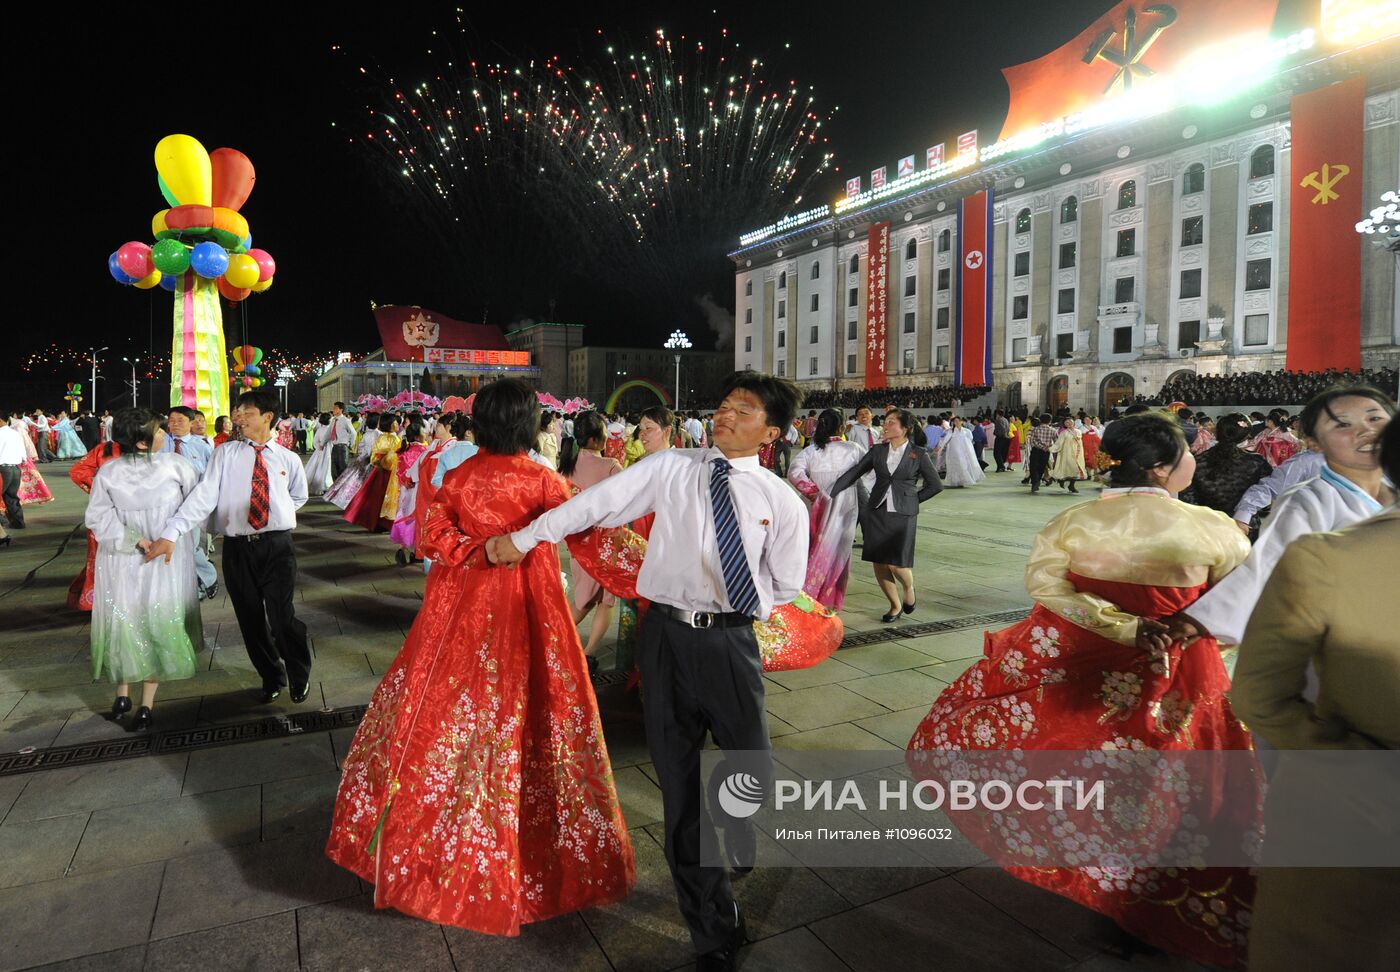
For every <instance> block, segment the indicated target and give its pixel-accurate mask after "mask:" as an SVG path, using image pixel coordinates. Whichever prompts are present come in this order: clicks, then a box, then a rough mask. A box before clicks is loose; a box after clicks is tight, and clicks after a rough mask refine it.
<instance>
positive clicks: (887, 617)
mask: <svg viewBox="0 0 1400 972" xmlns="http://www.w3.org/2000/svg"><path fill="white" fill-rule="evenodd" d="M901 615H902V612H900V611H896V612H894V613H893V614H882V615H880V620H881V621H883V622H885V624H894V623H895V622H896V621H898V620H899V619H900V617H901Z"/></svg>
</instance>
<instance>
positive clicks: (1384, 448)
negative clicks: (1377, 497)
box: [1381, 418, 1400, 486]
mask: <svg viewBox="0 0 1400 972" xmlns="http://www.w3.org/2000/svg"><path fill="white" fill-rule="evenodd" d="M1381 472H1383V473H1384V474H1385V478H1386V479H1388V480H1390V482H1391V483H1392V484H1393V485H1396V486H1400V422H1397V421H1395V419H1393V418H1392V419H1391V420H1390V421H1389V422H1387V423H1385V431H1384V432H1382V433H1381Z"/></svg>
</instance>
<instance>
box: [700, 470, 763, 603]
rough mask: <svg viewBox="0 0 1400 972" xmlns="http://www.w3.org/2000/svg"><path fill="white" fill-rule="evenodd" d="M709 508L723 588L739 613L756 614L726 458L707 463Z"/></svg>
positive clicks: (752, 587) (755, 593)
mask: <svg viewBox="0 0 1400 972" xmlns="http://www.w3.org/2000/svg"><path fill="white" fill-rule="evenodd" d="M710 468H711V470H712V471H711V473H710V508H711V509H712V510H713V511H714V515H715V543H716V544H717V545H718V546H719V563H720V568H721V569H722V570H723V571H724V589H725V592H726V593H727V594H728V595H729V605H730V607H732V608H733V609H734V610H735V611H737V612H738V613H740V614H747V615H749V616H750V617H754V616H757V614H758V591H757V590H756V589H755V588H754V584H753V575H752V574H750V573H749V562H748V559H747V558H746V557H745V555H744V538H743V536H742V535H740V533H739V518H738V517H737V516H735V515H734V502H733V500H732V499H730V496H729V460H727V459H722V458H720V459H714V460H712V461H711V462H710Z"/></svg>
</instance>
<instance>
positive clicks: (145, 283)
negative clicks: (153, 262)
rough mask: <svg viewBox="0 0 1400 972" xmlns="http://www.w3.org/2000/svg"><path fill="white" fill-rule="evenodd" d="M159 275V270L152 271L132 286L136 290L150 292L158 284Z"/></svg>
mask: <svg viewBox="0 0 1400 972" xmlns="http://www.w3.org/2000/svg"><path fill="white" fill-rule="evenodd" d="M160 280H161V273H160V271H159V270H152V271H151V272H150V273H148V274H147V275H146V276H144V277H142V278H141V279H140V280H138V281H136V282H135V283H134V284H132V286H133V287H135V288H136V289H137V290H150V289H151V288H152V287H154V286H156V285H157V284H159V283H160Z"/></svg>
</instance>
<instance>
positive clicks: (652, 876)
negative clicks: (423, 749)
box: [0, 463, 1198, 972]
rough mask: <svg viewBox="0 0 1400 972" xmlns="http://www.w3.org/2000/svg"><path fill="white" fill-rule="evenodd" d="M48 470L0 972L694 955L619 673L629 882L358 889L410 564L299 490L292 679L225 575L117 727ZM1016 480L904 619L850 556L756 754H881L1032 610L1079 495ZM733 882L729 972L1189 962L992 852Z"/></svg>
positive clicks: (942, 539) (607, 707)
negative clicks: (459, 911)
mask: <svg viewBox="0 0 1400 972" xmlns="http://www.w3.org/2000/svg"><path fill="white" fill-rule="evenodd" d="M67 468H68V464H67V463H54V464H51V465H47V466H44V467H42V469H43V472H44V475H45V478H46V479H47V480H48V482H49V484H50V487H51V488H52V489H53V490H54V492H55V494H56V496H57V500H56V501H55V502H54V503H51V504H49V505H47V506H43V507H31V508H29V509H28V511H27V512H28V518H29V523H30V528H29V529H28V530H25V531H19V532H16V533H15V539H14V543H13V545H12V546H11V547H9V548H8V549H5V550H3V551H0V969H20V968H29V967H34V966H44V967H48V968H63V969H99V968H100V969H102V970H103V972H123V970H127V969H142V968H146V969H177V968H200V969H225V968H228V969H235V968H237V969H272V970H281V969H286V970H296V969H307V970H318V972H319V970H330V969H375V970H378V969H398V968H403V969H415V970H424V972H426V970H435V969H450V968H454V967H455V968H458V969H490V968H520V969H527V968H528V969H554V968H557V969H578V970H590V969H610V968H611V969H628V970H632V969H635V970H654V969H673V968H684V967H686V966H687V965H688V964H689V961H688V960H689V957H690V947H689V940H688V938H687V935H686V932H685V928H684V926H683V924H682V922H681V919H680V914H679V911H678V910H677V908H676V904H675V895H674V891H673V889H672V885H671V880H670V876H669V873H668V871H667V869H666V863H665V860H664V858H663V856H662V850H661V844H660V839H661V835H660V830H659V821H660V817H661V793H660V790H659V789H658V788H657V786H656V783H655V780H654V776H653V773H652V770H651V766H650V764H649V762H648V758H647V749H646V743H645V739H644V738H643V734H642V732H641V729H640V724H641V716H640V712H639V710H638V708H637V706H636V704H635V701H634V700H633V699H634V697H632V698H629V697H628V696H627V695H626V693H625V688H624V686H623V684H622V683H621V681H620V680H619V679H617V678H610V677H608V676H606V675H605V676H604V677H602V678H601V679H600V680H599V684H598V686H597V688H598V695H599V701H600V704H601V706H602V708H603V714H604V724H605V727H606V730H607V738H608V747H609V750H610V752H611V755H612V762H613V768H614V771H615V773H616V777H617V786H618V790H619V792H620V794H621V797H622V803H623V808H624V811H625V814H626V817H627V823H628V825H629V827H630V828H631V834H632V841H633V845H634V848H635V851H636V858H637V886H636V889H635V890H634V891H633V893H632V895H631V896H630V897H629V898H628V899H627V900H626V901H624V902H622V903H621V904H618V905H615V906H612V907H608V908H600V909H594V910H590V911H586V912H582V913H579V914H574V915H569V916H567V917H564V918H560V919H557V920H555V921H551V922H548V923H545V924H543V925H536V926H529V927H527V929H526V930H525V933H524V934H523V935H522V936H521V937H520V939H518V940H508V939H495V938H489V937H486V936H482V935H477V934H474V933H471V932H466V931H461V930H458V929H453V928H442V927H438V926H435V925H432V924H428V923H426V922H420V921H414V920H411V919H408V918H406V917H404V916H402V915H399V914H397V913H394V912H387V911H385V912H375V911H374V910H373V908H372V905H371V900H372V899H371V894H370V890H371V889H370V888H369V886H367V885H366V884H364V883H363V882H361V881H359V880H358V879H357V878H355V877H354V876H352V875H350V874H349V873H347V872H345V871H342V870H340V869H339V868H337V867H335V866H334V865H332V864H331V863H330V862H329V861H328V860H326V858H325V856H324V854H323V853H322V847H323V845H324V841H325V836H326V832H327V829H328V825H329V820H330V812H331V803H332V801H333V798H334V794H335V790H336V784H337V782H338V779H339V771H338V768H337V767H338V765H339V760H340V758H341V757H342V756H343V755H344V754H345V752H346V749H347V747H348V746H349V744H350V740H351V737H352V735H353V733H354V728H353V721H354V718H355V715H356V708H355V707H358V706H363V705H364V704H365V703H366V702H367V701H368V700H369V697H370V694H371V692H372V691H373V689H374V687H375V685H376V684H377V682H378V679H379V676H380V674H382V673H383V671H384V670H385V668H386V666H387V665H388V664H389V663H390V661H391V660H392V659H393V657H394V655H395V653H396V652H397V651H398V649H399V646H400V644H401V643H402V640H403V636H404V633H405V632H406V631H407V630H408V628H409V626H410V625H411V623H412V621H413V617H414V614H415V612H416V610H417V608H418V606H419V604H420V603H421V597H422V589H423V581H422V577H421V575H419V574H418V573H417V572H416V571H417V568H399V567H396V566H395V565H394V560H393V548H392V546H391V545H390V543H389V541H388V540H387V538H385V537H383V536H369V535H367V534H365V533H363V532H362V531H360V530H358V529H355V528H352V527H350V526H349V525H348V524H346V523H344V522H343V521H341V520H340V519H339V518H338V516H337V514H338V512H339V511H338V510H335V509H334V508H332V507H330V506H328V505H327V504H325V503H322V502H320V501H319V500H313V501H312V502H311V503H310V504H309V505H308V506H307V508H306V509H305V510H304V511H303V514H302V517H301V526H300V528H299V529H298V531H297V547H298V556H299V558H300V567H301V577H300V582H299V585H298V589H297V602H298V612H299V616H300V617H301V618H303V619H304V620H305V622H306V624H307V626H308V628H309V629H310V632H311V637H312V639H313V645H314V648H315V653H316V662H315V668H314V670H313V673H312V674H313V678H314V679H315V680H316V681H315V682H314V683H313V685H312V692H311V697H310V698H309V699H308V700H307V701H306V702H305V703H303V704H302V705H300V706H295V705H293V704H292V703H291V702H290V700H289V699H288V698H287V695H286V694H285V693H284V695H283V696H282V698H281V699H279V700H278V702H277V703H276V704H274V705H271V706H259V705H258V704H257V694H258V691H257V690H258V686H259V680H258V678H257V675H256V674H255V673H254V672H253V670H252V667H251V665H250V663H249V661H248V658H247V655H246V654H245V653H244V650H243V645H242V643H241V640H240V636H239V632H238V626H237V625H236V624H235V622H234V620H233V612H232V608H231V607H230V606H229V604H228V602H227V599H226V598H225V597H224V596H223V595H222V594H221V595H220V596H219V597H218V598H217V599H216V600H215V601H213V602H206V605H205V608H204V623H205V637H206V642H207V645H206V648H205V650H204V652H203V653H202V654H201V655H200V659H201V664H200V671H199V673H198V675H197V676H196V677H195V678H193V679H189V680H187V681H182V682H171V683H168V684H165V685H162V686H161V689H160V696H159V699H158V702H157V706H156V733H155V734H154V735H153V736H152V737H149V738H138V737H135V736H132V735H131V734H128V733H126V732H124V731H123V729H122V728H121V727H120V726H118V725H115V724H113V723H111V722H109V721H108V720H107V719H106V718H105V716H104V713H105V712H106V710H107V709H108V707H109V706H110V704H111V699H112V694H113V693H112V689H111V687H110V686H108V685H106V684H100V683H98V684H95V683H93V682H92V681H91V672H90V668H89V663H88V631H87V616H86V615H82V614H77V613H74V612H71V611H68V610H67V609H66V608H65V607H64V604H63V601H64V595H65V593H66V590H67V587H68V584H69V581H70V580H71V579H72V578H73V576H74V575H75V574H76V573H77V572H78V570H79V569H80V567H81V562H82V557H83V555H84V551H85V539H84V534H83V531H82V528H81V521H82V512H83V506H84V497H83V496H82V494H81V493H80V492H79V491H78V490H77V489H76V487H74V486H73V485H72V484H71V483H70V482H69V481H68V479H67V476H66V473H67ZM1019 478H1020V477H1019V475H1013V474H1010V473H1007V474H1003V475H1000V476H998V475H993V476H992V477H991V481H990V483H989V484H984V485H982V486H979V487H975V488H972V489H966V490H948V491H946V492H944V493H943V494H942V495H940V496H939V497H937V498H936V499H934V500H933V501H931V502H930V503H928V504H926V505H925V506H924V512H923V514H922V516H921V520H920V535H919V560H918V566H917V569H916V576H917V580H918V594H919V609H918V612H917V613H916V614H914V615H913V616H912V617H911V618H909V619H906V620H903V621H900V622H898V623H897V624H896V625H893V626H884V625H881V624H880V622H879V615H880V614H881V613H882V612H883V611H884V609H885V608H884V605H885V601H884V599H883V597H882V596H881V595H880V593H879V591H878V589H877V588H876V586H875V584H874V582H873V579H872V578H871V575H870V572H869V568H868V567H867V566H865V565H863V564H860V563H859V562H857V564H856V565H855V566H854V567H853V577H852V583H851V596H850V598H849V600H848V601H847V605H846V610H845V614H844V617H845V621H846V625H847V634H848V644H847V646H846V647H843V648H842V650H841V651H840V652H839V653H838V654H837V655H836V656H835V657H834V658H832V659H831V660H829V661H827V662H826V663H825V664H823V665H821V666H819V667H817V668H815V669H810V670H807V671H799V672H789V673H780V674H774V675H771V676H769V677H768V712H769V717H770V726H771V730H772V735H773V744H774V746H775V748H777V749H780V750H781V749H801V748H808V749H812V748H823V749H853V750H883V749H888V750H895V749H898V748H902V747H903V746H904V744H905V743H906V742H907V741H908V738H909V735H910V733H911V732H912V730H913V728H914V726H915V724H916V723H917V722H918V721H919V719H920V718H922V716H923V715H924V713H925V712H927V710H928V707H929V705H930V704H931V703H932V701H933V700H934V698H935V697H936V696H937V695H938V693H939V691H940V690H941V689H942V688H943V687H944V686H945V685H947V684H948V683H949V682H951V681H952V680H953V679H954V678H955V677H956V676H957V675H958V674H960V673H961V672H962V671H963V669H964V668H965V667H966V666H967V665H968V664H969V662H970V660H971V659H973V658H974V657H976V656H978V655H979V654H980V652H981V644H982V630H983V626H984V624H986V623H988V622H987V621H986V620H985V618H984V616H987V615H1000V616H1001V617H999V618H995V619H994V620H993V621H992V622H991V623H994V624H995V625H997V626H1000V625H1003V624H1005V623H1008V622H1007V620H1006V619H1007V618H1008V617H1014V616H1016V614H1017V612H1024V611H1025V610H1026V609H1028V608H1029V606H1030V602H1029V599H1028V598H1027V596H1026V593H1025V590H1024V586H1023V584H1022V571H1023V568H1024V564H1025V558H1026V554H1027V552H1028V551H1029V549H1030V542H1031V538H1032V537H1033V535H1034V534H1035V532H1036V530H1037V529H1038V528H1039V526H1040V525H1041V524H1043V523H1044V522H1045V520H1046V519H1047V518H1048V517H1049V516H1051V515H1053V513H1055V512H1057V511H1059V510H1062V509H1064V508H1066V507H1067V506H1069V505H1070V504H1072V503H1075V502H1079V501H1082V500H1083V499H1087V498H1090V497H1092V496H1093V495H1095V492H1096V491H1091V490H1086V491H1085V492H1084V494H1081V496H1080V497H1078V498H1076V497H1073V496H1070V495H1069V494H1067V493H1063V492H1062V491H1060V490H1059V489H1058V488H1052V489H1050V490H1047V491H1043V492H1042V494H1041V495H1040V496H1038V497H1031V496H1030V495H1028V494H1027V492H1026V490H1025V489H1024V488H1023V487H1020V486H1018V485H1017V484H1018V481H1019ZM216 563H217V558H216ZM938 622H941V623H938ZM603 667H604V668H605V669H606V668H607V667H608V664H607V661H606V660H605V661H604V666H603ZM83 744H90V745H83ZM136 746H141V747H154V748H156V749H158V750H159V752H157V753H155V754H149V755H137V754H136V753H137V752H139V750H133V747H136ZM69 747H77V748H69ZM25 750H32V753H33V754H40V753H43V752H44V751H45V750H52V751H53V752H52V754H51V755H52V757H53V758H52V760H50V761H51V762H53V763H54V764H55V765H53V766H51V767H50V768H44V767H43V766H42V765H41V766H40V768H38V769H28V767H27V765H26V764H32V762H33V756H32V755H30V756H29V757H28V758H27V759H18V758H16V757H15V755H14V754H16V753H17V752H20V751H25ZM45 758H46V759H47V758H48V757H47V756H46V757H45ZM65 762H66V763H67V765H64V763H65ZM735 887H736V894H737V896H738V898H739V900H740V902H741V904H742V906H743V908H744V909H745V912H746V914H747V918H748V924H749V932H750V936H751V938H753V939H754V940H755V941H754V944H752V945H751V946H749V947H748V948H747V949H745V953H744V955H743V956H742V957H741V963H742V967H743V968H745V969H750V970H760V969H763V970H768V969H773V970H779V969H781V970H793V969H801V970H814V972H819V970H828V969H831V970H839V969H847V968H851V969H922V968H944V969H1018V970H1019V969H1027V970H1029V969H1066V968H1076V969H1082V970H1091V969H1092V970H1105V969H1113V968H1119V967H1122V968H1127V967H1129V966H1130V965H1131V966H1132V967H1143V968H1154V969H1184V968H1198V966H1196V965H1194V963H1189V962H1184V961H1180V960H1176V959H1173V958H1170V957H1167V956H1162V955H1154V956H1141V955H1140V956H1137V957H1136V958H1135V959H1134V960H1133V961H1132V962H1125V961H1123V960H1122V959H1121V958H1117V957H1113V956H1111V955H1109V954H1106V953H1105V951H1104V950H1105V948H1106V947H1107V945H1108V943H1110V942H1112V941H1114V940H1115V936H1114V934H1113V928H1112V925H1111V923H1109V922H1107V921H1106V920H1103V919H1101V918H1099V917H1098V916H1096V915H1094V914H1092V913H1090V912H1088V911H1086V910H1084V909H1081V908H1080V907H1078V906H1077V905H1074V904H1072V903H1069V902H1066V901H1064V900H1062V899H1060V898H1058V897H1056V896H1054V895H1051V894H1049V893H1047V892H1043V891H1040V890H1038V889H1035V888H1032V887H1030V886H1028V885H1025V884H1022V883H1021V882H1018V881H1016V880H1014V879H1012V878H1010V877H1008V876H1006V875H1005V874H1003V873H1002V872H1001V871H999V870H997V869H994V868H986V867H967V868H962V869H957V868H939V867H928V868H890V869H880V868H873V869H864V870H861V869H826V870H822V869H804V868H767V869H765V868H760V869H757V870H755V871H754V872H753V873H752V874H750V875H749V876H747V877H746V878H744V879H742V880H740V881H738V882H736V885H735Z"/></svg>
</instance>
